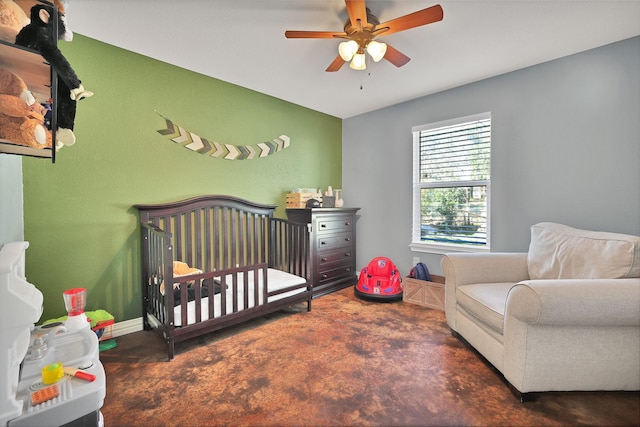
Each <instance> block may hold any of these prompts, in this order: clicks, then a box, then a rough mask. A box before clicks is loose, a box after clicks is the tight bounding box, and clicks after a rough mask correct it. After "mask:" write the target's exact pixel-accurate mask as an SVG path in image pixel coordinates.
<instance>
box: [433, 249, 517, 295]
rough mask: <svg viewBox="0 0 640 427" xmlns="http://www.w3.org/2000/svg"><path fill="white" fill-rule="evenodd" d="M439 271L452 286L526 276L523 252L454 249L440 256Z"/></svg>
mask: <svg viewBox="0 0 640 427" xmlns="http://www.w3.org/2000/svg"><path fill="white" fill-rule="evenodd" d="M442 271H443V272H444V277H445V279H446V281H447V283H451V284H452V285H453V286H454V287H457V286H462V285H468V284H471V283H504V282H513V283H518V282H520V281H522V280H527V279H528V278H529V273H528V269H527V254H526V253H506V252H493V253H470V254H469V253H454V254H446V255H444V257H443V258H442Z"/></svg>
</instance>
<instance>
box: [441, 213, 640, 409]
mask: <svg viewBox="0 0 640 427" xmlns="http://www.w3.org/2000/svg"><path fill="white" fill-rule="evenodd" d="M442 268H443V271H444V274H445V278H446V285H445V313H446V318H447V323H448V324H449V327H450V328H451V330H452V332H453V333H454V335H458V336H461V337H462V338H463V339H464V340H465V341H467V342H468V343H469V344H471V345H472V346H473V347H474V348H475V349H476V350H477V351H478V352H479V353H480V354H482V355H483V356H484V357H485V358H486V359H487V360H488V361H489V362H490V363H491V364H492V365H493V366H494V367H495V368H497V369H498V370H499V371H500V372H501V373H502V374H503V375H504V377H505V379H506V380H507V381H508V382H509V383H510V384H511V385H512V386H513V389H515V390H514V391H515V392H517V394H520V396H521V397H522V399H523V400H524V399H525V398H526V397H528V396H529V397H530V396H531V395H528V394H527V393H530V392H539V391H572V390H640V237H638V236H629V235H624V234H616V233H604V232H592V231H585V230H579V229H575V228H571V227H567V226H564V225H560V224H554V223H540V224H536V225H534V226H533V227H531V243H530V246H529V252H528V253H473V254H463V253H455V254H447V255H445V256H444V258H443V259H442Z"/></svg>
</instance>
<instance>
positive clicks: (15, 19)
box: [0, 0, 29, 43]
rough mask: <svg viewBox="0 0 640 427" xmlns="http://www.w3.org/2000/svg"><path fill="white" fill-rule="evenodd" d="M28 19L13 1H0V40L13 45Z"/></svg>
mask: <svg viewBox="0 0 640 427" xmlns="http://www.w3.org/2000/svg"><path fill="white" fill-rule="evenodd" d="M27 24H29V17H28V16H27V14H26V13H24V10H22V8H21V7H20V6H19V5H18V4H17V3H16V2H14V1H13V0H0V40H4V41H6V42H9V43H13V42H14V41H15V40H16V36H17V35H18V33H19V32H20V30H21V29H22V28H23V27H24V26H26V25H27Z"/></svg>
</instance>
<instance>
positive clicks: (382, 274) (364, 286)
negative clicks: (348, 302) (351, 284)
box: [354, 257, 402, 302]
mask: <svg viewBox="0 0 640 427" xmlns="http://www.w3.org/2000/svg"><path fill="white" fill-rule="evenodd" d="M354 292H355V295H356V296H357V297H358V298H361V299H365V300H371V301H380V302H391V301H399V300H401V299H402V277H401V276H400V272H399V271H398V268H397V267H396V266H395V265H394V264H393V261H391V260H390V259H389V258H386V257H376V258H374V259H372V260H371V262H369V265H367V266H366V267H365V268H363V269H362V271H360V279H359V280H358V284H357V285H356V287H355V289H354Z"/></svg>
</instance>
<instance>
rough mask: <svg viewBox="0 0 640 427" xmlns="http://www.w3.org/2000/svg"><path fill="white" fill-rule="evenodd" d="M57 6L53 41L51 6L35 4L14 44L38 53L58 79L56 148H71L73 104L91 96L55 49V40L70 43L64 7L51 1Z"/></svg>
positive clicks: (59, 52)
mask: <svg viewBox="0 0 640 427" xmlns="http://www.w3.org/2000/svg"><path fill="white" fill-rule="evenodd" d="M55 4H56V5H57V7H58V34H57V40H55V39H54V35H53V19H52V17H53V16H54V11H53V7H52V6H51V5H48V4H42V3H40V4H36V5H35V6H33V7H32V8H31V22H30V23H29V24H28V25H27V26H25V27H24V28H22V30H20V32H19V33H18V35H17V36H16V44H17V45H20V46H25V47H28V48H30V49H33V50H36V51H38V52H39V53H40V54H41V55H42V56H43V57H44V59H46V60H47V61H48V62H49V64H51V67H52V68H53V69H54V70H55V72H56V74H57V76H58V97H57V98H58V99H57V103H58V105H57V111H58V130H57V132H56V141H57V143H56V147H57V148H60V147H62V146H63V145H73V144H74V143H75V142H76V137H75V135H74V133H73V125H74V122H75V118H76V102H77V101H80V100H81V99H83V98H88V97H90V96H92V95H93V92H90V91H87V90H85V88H84V87H83V86H82V83H81V82H80V79H79V78H78V76H77V75H76V73H75V71H74V70H73V68H71V64H69V61H67V59H66V58H65V57H64V55H63V54H62V52H61V51H60V49H58V46H57V41H58V40H65V41H70V40H71V39H72V38H73V33H72V32H71V31H70V30H69V29H68V28H67V25H66V19H65V15H64V5H63V4H62V3H61V1H60V0H55Z"/></svg>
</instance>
